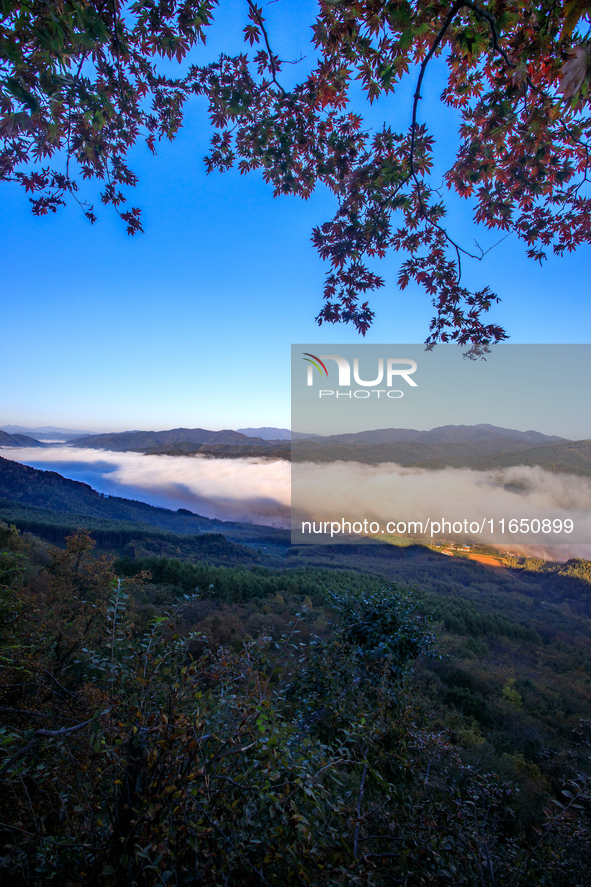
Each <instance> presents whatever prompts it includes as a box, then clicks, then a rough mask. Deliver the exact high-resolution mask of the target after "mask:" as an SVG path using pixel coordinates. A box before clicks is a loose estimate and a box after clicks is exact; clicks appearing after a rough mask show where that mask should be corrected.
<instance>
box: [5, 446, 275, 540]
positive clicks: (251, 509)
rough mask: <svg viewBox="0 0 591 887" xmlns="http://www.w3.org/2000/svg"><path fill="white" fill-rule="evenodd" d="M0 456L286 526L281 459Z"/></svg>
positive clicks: (153, 500) (108, 489) (69, 450)
mask: <svg viewBox="0 0 591 887" xmlns="http://www.w3.org/2000/svg"><path fill="white" fill-rule="evenodd" d="M0 455H1V456H3V457H4V458H6V459H14V460H15V461H16V462H22V463H23V464H25V465H30V466H31V467H33V468H40V469H44V470H46V471H57V472H58V474H62V475H63V476H64V477H67V478H69V479H70V480H77V481H82V482H84V483H87V484H89V485H90V486H91V487H92V488H93V489H95V490H97V491H98V492H99V493H104V494H106V495H111V496H122V497H123V498H126V499H137V500H139V501H141V502H147V503H148V504H149V505H159V506H162V507H164V508H171V509H174V510H176V509H177V508H186V509H188V510H189V511H193V512H195V513H196V514H201V515H203V516H204V517H212V518H218V519H220V520H226V521H244V522H247V523H256V524H265V525H267V526H272V527H285V528H287V527H289V526H290V475H291V466H290V464H289V462H285V461H281V460H274V461H271V460H269V459H257V458H247V459H216V458H211V457H207V458H205V457H202V456H146V455H143V454H141V453H128V452H111V451H109V450H88V449H79V448H75V447H52V448H48V449H43V450H38V449H33V448H30V449H29V448H25V447H23V448H20V447H19V448H18V449H16V448H14V449H9V448H3V449H1V450H0Z"/></svg>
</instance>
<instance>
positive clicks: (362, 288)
mask: <svg viewBox="0 0 591 887" xmlns="http://www.w3.org/2000/svg"><path fill="white" fill-rule="evenodd" d="M216 7H217V3H216V2H214V0H204V2H189V0H187V2H183V3H175V2H172V3H156V2H154V0H137V2H134V3H125V2H121V0H113V2H110V3H98V2H90V3H88V2H82V0H63V2H60V3H59V4H47V3H44V2H41V0H38V2H34V0H32V2H29V3H27V4H21V3H12V2H2V3H1V4H0V11H1V14H2V19H1V24H0V78H1V79H0V140H1V141H0V146H1V147H0V178H2V179H3V180H4V181H16V182H19V183H20V184H22V185H23V186H24V187H25V188H26V190H27V191H28V192H29V193H30V194H31V200H32V207H33V211H34V212H35V213H37V214H44V213H47V212H48V211H55V210H56V208H57V206H58V205H59V204H60V203H63V202H64V201H65V200H66V199H67V198H68V197H73V198H74V199H76V200H80V199H81V198H80V197H79V196H78V194H79V184H80V180H81V179H85V178H97V179H99V180H101V181H102V182H103V190H102V194H101V199H102V201H103V203H105V204H112V205H113V206H114V207H115V208H116V210H117V212H118V213H119V214H120V216H121V217H122V219H123V220H124V221H125V222H126V224H127V228H128V231H129V233H132V234H133V233H135V232H137V231H139V230H141V215H140V211H139V209H138V208H137V207H133V208H131V209H127V208H126V196H125V187H126V186H133V185H134V184H135V183H136V176H135V174H134V173H133V172H132V171H131V170H130V169H129V168H128V166H127V164H126V156H127V153H128V151H129V149H130V148H131V146H132V145H133V144H134V143H135V142H136V141H137V139H139V138H144V139H146V141H147V142H148V145H149V146H150V148H151V149H152V150H154V148H155V143H156V140H157V139H160V138H163V137H166V138H174V136H175V134H176V133H177V131H178V128H179V126H180V125H181V122H182V116H183V106H184V103H185V102H186V101H187V100H188V99H189V98H190V97H191V96H192V95H194V94H197V95H201V96H205V97H206V100H207V103H208V106H209V113H210V117H211V124H212V126H213V128H214V133H213V136H212V140H211V150H210V152H209V154H208V156H207V158H206V164H207V168H208V169H209V170H220V171H223V170H226V169H228V168H230V167H232V166H234V165H237V166H238V168H239V169H240V171H241V172H243V173H247V172H250V171H252V170H262V173H263V176H264V178H265V179H266V180H267V181H268V182H269V183H270V184H271V185H272V187H273V190H274V193H275V194H295V195H299V196H300V197H303V198H306V197H308V196H309V195H310V194H311V193H312V192H313V191H314V189H315V188H316V187H318V186H319V185H323V186H325V187H327V188H328V189H329V190H330V191H331V192H332V193H333V194H334V195H335V197H336V199H337V201H338V209H337V211H336V213H335V215H334V217H333V218H332V219H331V220H330V221H326V222H324V223H323V224H320V225H318V227H316V228H315V229H314V231H313V235H312V240H313V243H314V245H315V246H316V248H317V250H318V252H319V254H320V255H321V256H322V258H323V259H325V260H326V261H327V262H328V265H329V270H328V273H327V277H326V282H325V288H324V299H325V302H324V306H323V307H322V309H321V311H320V313H319V315H318V318H317V319H318V322H319V323H321V322H331V323H335V322H351V323H353V324H354V325H355V326H356V328H357V329H358V330H359V331H360V332H361V333H365V332H366V331H367V329H368V327H369V325H370V324H371V321H372V318H373V312H372V310H371V308H370V307H369V303H368V301H366V294H367V293H368V292H370V291H372V290H375V289H376V288H378V287H381V286H382V285H383V280H382V279H381V277H379V276H378V275H377V274H376V273H375V271H374V270H373V269H374V263H373V262H372V261H371V260H372V259H374V258H375V257H382V256H384V255H385V254H386V253H387V252H389V251H396V252H400V253H401V258H402V262H401V266H400V273H399V281H398V282H399V285H400V287H401V288H402V289H404V288H405V287H407V286H408V285H409V283H410V282H411V281H414V282H416V283H418V284H420V285H421V286H422V287H424V288H425V290H426V291H427V292H428V293H429V295H430V296H431V297H432V300H433V305H434V307H435V316H434V318H433V321H432V323H431V329H430V333H429V336H428V339H427V342H428V343H429V344H432V343H435V342H437V341H444V342H447V341H457V342H459V343H460V344H462V345H469V346H471V347H472V348H473V349H474V350H475V351H476V352H478V351H481V350H482V349H486V347H487V346H488V345H489V344H490V343H494V342H496V341H499V340H501V339H503V338H505V332H504V331H503V330H502V329H501V328H500V327H498V326H496V325H494V324H490V323H486V312H487V310H488V309H489V308H490V306H491V304H492V303H493V302H495V301H496V300H497V296H496V294H495V293H493V292H492V291H491V290H490V288H489V287H488V286H486V285H483V286H482V288H481V289H479V290H476V291H471V290H470V289H468V288H467V287H466V286H465V285H464V284H463V283H462V261H463V260H466V259H468V258H472V259H481V258H483V256H484V254H485V253H486V252H487V250H486V249H484V248H481V247H479V246H478V245H476V246H475V247H473V246H469V245H467V244H466V243H464V242H463V238H462V236H461V234H458V233H456V232H452V231H451V229H450V228H449V226H448V224H447V221H446V209H447V207H446V203H447V202H448V201H449V195H450V192H456V193H457V194H459V195H460V196H461V197H463V198H465V199H466V200H468V201H469V202H470V205H471V207H472V210H473V217H474V220H475V221H476V222H477V223H479V224H481V225H483V226H484V227H485V228H487V229H493V230H496V231H498V233H499V238H501V237H503V236H505V235H506V234H508V233H512V234H514V235H516V236H517V237H518V238H519V239H521V240H522V241H523V243H524V246H525V249H526V251H527V254H528V256H529V257H530V258H531V259H532V260H536V261H543V259H544V258H545V256H546V254H547V253H548V251H553V252H555V253H557V254H562V253H564V252H565V251H570V250H573V249H575V248H576V247H577V246H579V245H580V244H582V243H585V242H589V238H590V228H589V218H590V216H589V208H590V204H589V196H588V189H587V168H588V152H589V126H590V124H589V116H588V110H587V109H588V98H589V89H588V87H589V72H590V63H589V35H588V27H589V20H588V8H587V4H585V3H583V2H581V0H563V2H555V0H527V2H517V0H490V2H482V3H476V2H469V0H457V2H455V3H453V4H448V3H442V2H439V0H428V2H422V3H414V2H409V0H389V2H385V0H383V2H374V0H371V2H370V0H365V2H359V0H340V2H338V3H335V2H329V0H319V2H318V15H317V18H316V21H315V23H313V29H312V46H307V47H305V46H304V47H302V53H303V55H308V54H310V53H312V55H313V56H314V58H315V64H314V65H313V67H312V70H311V71H310V72H309V73H307V74H306V75H303V76H302V77H301V78H300V81H299V82H297V84H296V85H295V86H290V88H286V87H285V86H284V85H283V83H282V72H283V70H284V60H282V59H281V58H280V57H279V55H278V54H277V53H276V51H274V49H273V33H272V32H271V30H270V29H269V28H267V25H266V22H265V17H264V12H263V9H262V7H258V6H257V5H256V4H255V3H254V2H252V0H249V2H248V4H247V21H246V23H245V27H244V41H245V51H244V52H243V53H241V54H239V55H234V56H230V55H227V54H223V55H221V56H220V57H219V58H218V59H217V60H216V61H213V62H211V63H203V61H202V60H201V58H200V56H201V55H203V53H196V52H195V51H194V49H195V47H196V46H197V44H200V43H203V42H205V38H206V29H207V26H208V25H209V24H210V22H211V21H212V18H213V16H214V14H215V12H216ZM162 57H168V58H169V59H176V60H178V61H179V62H181V61H182V60H183V59H185V58H187V59H188V61H190V62H192V64H191V67H190V68H189V71H188V73H184V74H183V75H182V76H180V75H179V76H178V77H176V78H174V77H171V76H170V75H169V74H163V73H160V72H159V68H158V62H159V60H160V59H161V58H162ZM437 59H439V61H438V62H437V64H438V66H439V67H438V69H437V75H436V76H437V78H438V80H440V81H441V80H442V74H441V72H442V71H444V76H443V81H442V85H443V89H442V92H441V102H443V103H444V104H445V105H447V106H448V107H449V108H451V109H454V111H455V113H456V115H457V120H458V126H459V148H458V150H457V155H456V157H455V159H454V161H453V162H452V163H451V165H450V166H449V168H448V169H447V171H446V172H445V176H444V182H445V187H441V182H440V178H439V179H437V180H434V177H433V169H434V160H435V159H436V154H435V152H436V149H437V145H436V143H435V141H434V135H433V132H432V127H431V126H430V124H429V110H428V108H426V107H424V104H423V102H422V89H423V87H424V84H425V79H426V78H428V77H430V76H434V73H433V70H432V67H433V64H434V63H435V61H436V60H437ZM404 78H411V81H412V84H413V90H412V94H413V98H412V101H411V102H410V103H409V105H408V106H403V105H401V106H399V113H398V114H397V121H401V122H396V124H395V125H394V124H392V123H391V122H388V123H385V124H384V125H383V126H382V127H381V128H379V127H378V128H374V129H372V128H371V127H369V126H368V125H367V124H366V122H365V121H364V117H363V113H364V108H363V103H360V102H359V101H358V100H356V101H355V102H352V100H351V87H352V84H354V83H356V82H358V83H360V85H361V87H362V90H363V95H364V97H365V99H366V100H367V102H369V103H371V102H373V101H374V100H376V99H378V98H380V97H384V96H388V95H394V94H395V93H396V90H397V89H398V88H399V86H400V84H401V81H402V80H403V79H404ZM438 175H440V174H439V173H438ZM83 206H84V210H85V212H86V215H87V216H88V218H89V219H91V220H94V218H95V213H94V210H93V208H92V207H91V206H88V205H85V204H84V203H83Z"/></svg>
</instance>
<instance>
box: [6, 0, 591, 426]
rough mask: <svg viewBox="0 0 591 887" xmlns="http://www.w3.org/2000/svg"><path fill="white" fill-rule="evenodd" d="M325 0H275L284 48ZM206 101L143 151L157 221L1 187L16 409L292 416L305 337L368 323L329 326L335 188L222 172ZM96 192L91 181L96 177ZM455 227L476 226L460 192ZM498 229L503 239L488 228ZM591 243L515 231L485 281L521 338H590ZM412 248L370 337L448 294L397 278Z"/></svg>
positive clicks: (81, 418) (347, 335)
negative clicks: (288, 191) (556, 249)
mask: <svg viewBox="0 0 591 887" xmlns="http://www.w3.org/2000/svg"><path fill="white" fill-rule="evenodd" d="M223 6H224V19H223V20H221V21H220V22H219V24H218V25H217V26H216V29H215V30H214V31H212V35H211V40H210V43H209V44H208V47H207V49H206V50H205V51H202V52H201V54H200V55H198V56H197V57H198V58H201V59H203V60H205V59H206V58H207V59H213V58H215V56H216V53H217V52H218V51H219V50H220V49H221V48H225V49H226V51H234V50H238V51H240V49H241V48H242V44H241V33H240V32H241V28H242V26H243V24H244V18H245V12H244V10H245V7H246V3H242V2H237V0H236V2H233V0H231V2H225V3H224V4H223ZM313 9H314V4H313V3H310V2H307V0H306V2H298V3H295V2H285V0H282V2H279V3H275V4H272V5H270V6H269V7H268V9H267V12H268V15H269V30H270V33H271V35H272V39H273V42H274V45H275V46H276V47H277V49H278V52H279V54H280V55H282V56H283V57H284V58H295V57H297V56H298V55H299V53H300V51H303V52H304V53H308V58H307V60H306V61H304V62H303V63H302V65H301V66H300V69H299V71H296V70H295V69H292V68H287V69H286V74H285V82H286V83H287V84H289V79H290V77H294V76H295V74H296V73H297V74H298V75H299V76H300V75H301V73H302V71H303V70H304V69H305V66H307V65H309V64H310V62H311V56H310V49H309V47H308V46H306V45H305V44H304V43H303V41H306V40H307V34H308V25H309V22H311V21H312V18H313ZM437 80H438V71H437V69H436V68H433V69H430V70H429V73H428V75H427V83H426V88H425V90H424V95H425V101H424V103H423V108H422V111H421V117H422V119H423V120H427V119H429V120H434V121H436V124H437V126H436V130H437V131H438V132H439V133H440V135H441V133H443V136H442V137H441V138H442V142H441V144H442V148H443V151H444V153H445V152H448V151H449V150H450V147H451V146H452V145H453V135H452V133H453V118H452V117H450V116H449V112H447V111H444V110H441V109H439V108H437V106H436V103H435V100H436V97H437V95H438V93H439V91H440V89H441V83H438V82H437ZM409 96H410V89H409V88H405V89H403V90H402V92H401V95H400V98H399V99H388V100H387V102H382V103H379V105H378V106H377V107H375V106H374V108H373V109H372V110H371V112H370V115H371V117H370V119H371V120H372V121H375V122H377V121H378V120H381V119H384V118H386V119H389V120H392V121H394V120H395V122H396V125H398V126H401V125H402V123H401V121H409V120H410V102H409ZM209 135H210V131H209V125H208V119H207V113H206V108H205V106H204V104H203V103H202V102H201V101H199V100H195V101H194V102H193V103H192V104H191V105H189V106H188V108H187V117H186V123H185V127H184V128H183V130H182V131H181V133H180V135H179V136H178V138H177V139H176V141H175V142H173V143H170V144H169V143H166V144H161V145H160V147H159V149H158V157H156V158H153V157H151V155H150V154H149V152H148V150H147V148H145V146H144V145H139V146H138V147H137V149H136V150H135V151H134V153H133V156H132V162H131V167H132V169H134V170H135V171H136V172H137V173H139V175H140V184H139V186H138V187H137V188H136V189H135V193H133V192H132V194H131V202H132V203H133V204H138V205H140V206H141V207H142V208H143V210H144V227H145V234H141V235H138V236H137V237H135V238H129V237H128V236H127V234H126V233H125V230H124V226H123V224H122V223H121V222H120V221H119V219H118V218H117V217H116V215H115V214H114V213H113V212H111V211H109V210H105V209H104V208H103V207H100V205H99V204H98V201H96V199H95V192H93V191H92V189H89V191H88V195H89V196H90V197H91V198H92V199H95V206H98V207H99V212H98V215H99V221H98V222H97V223H96V225H94V226H91V225H90V224H89V223H88V222H87V221H86V220H85V218H84V217H83V215H82V213H81V211H80V210H79V209H78V208H77V207H76V206H72V207H68V208H67V209H66V210H61V211H59V212H58V213H57V215H55V216H51V217H49V218H47V217H46V218H44V219H37V218H35V217H33V216H32V214H31V213H30V210H29V204H28V200H27V198H26V196H25V194H24V192H23V191H22V190H21V189H20V188H18V187H16V186H6V185H4V186H2V187H1V188H0V213H1V218H2V237H1V246H0V250H1V255H2V291H3V307H2V313H1V336H2V367H3V381H4V384H3V385H2V389H1V391H0V425H4V424H22V425H27V426H35V425H46V424H51V425H58V426H59V425H64V426H67V427H74V428H86V429H89V430H96V431H101V430H124V429H132V428H145V429H148V428H150V429H163V428H172V427H178V426H186V427H205V428H212V429H216V428H227V427H234V428H236V427H243V426H258V425H277V426H288V425H289V422H290V379H289V373H290V345H291V343H293V342H318V343H324V342H326V343H332V344H336V343H353V342H355V341H358V336H357V334H356V333H355V331H354V330H352V329H349V328H347V327H344V326H331V327H328V326H324V327H322V328H318V326H317V325H316V324H315V322H314V317H315V315H316V314H317V312H318V310H319V309H320V307H321V295H322V287H323V279H324V273H325V270H326V269H325V267H324V266H323V263H322V262H321V260H320V259H319V258H318V256H317V254H316V252H315V250H314V248H313V247H312V245H311V243H310V233H311V229H312V227H313V226H314V225H316V224H318V223H321V222H323V221H325V220H326V219H328V218H330V216H331V214H332V211H333V208H334V205H333V201H332V198H331V197H330V196H329V195H327V194H325V193H322V192H318V193H317V194H316V195H314V196H313V198H312V199H311V200H309V201H308V202H307V203H306V202H303V201H301V200H299V199H297V198H281V199H273V197H272V193H271V189H270V188H269V187H268V186H266V185H265V184H264V183H263V182H262V180H261V178H260V177H259V176H257V175H251V176H249V177H241V176H239V175H238V174H237V173H236V172H234V171H232V172H230V173H226V174H225V175H219V174H217V173H214V174H212V175H210V176H207V175H206V174H205V171H204V166H203V163H202V157H203V155H204V154H205V153H206V150H207V145H208V140H209ZM82 196H85V195H84V193H83V195H82ZM450 218H451V226H452V230H453V231H454V234H457V236H459V237H464V238H466V239H467V240H468V245H469V244H470V243H471V238H472V237H473V234H472V233H471V232H472V229H471V228H470V226H469V225H468V224H467V223H466V221H465V217H463V216H462V214H461V212H460V211H459V210H458V209H456V208H454V210H453V214H452V216H451V217H450ZM480 237H481V242H482V243H483V245H485V244H489V243H491V242H493V241H494V239H496V238H495V237H494V235H492V236H491V235H490V234H488V233H487V232H484V233H483V234H481V235H480ZM588 258H589V250H588V248H584V249H581V250H579V251H578V252H577V253H576V254H574V255H571V256H567V257H566V258H564V259H562V260H559V259H550V261H549V262H547V263H546V264H545V266H544V267H542V268H540V267H539V266H537V265H534V264H532V263H531V262H529V261H528V260H527V259H526V258H525V257H524V253H523V249H522V247H521V246H520V245H519V244H518V243H516V242H515V241H505V242H504V243H503V244H501V246H499V247H498V248H497V249H496V250H494V251H493V252H492V253H491V254H490V255H489V256H488V257H487V259H486V260H485V262H483V263H481V264H479V265H472V266H468V265H466V266H465V276H466V281H467V282H468V283H472V284H473V285H476V286H482V285H485V284H490V285H491V286H492V288H493V289H495V290H496V291H497V292H498V294H499V295H500V296H501V297H502V299H503V301H502V304H501V305H500V306H498V307H497V308H495V310H494V314H493V313H492V312H491V315H492V316H494V319H495V320H497V321H498V322H500V323H501V324H502V325H503V326H505V328H506V329H507V330H508V332H509V333H510V335H511V340H510V341H512V342H523V343H536V342H539V343H553V342H556V343H568V342H579V343H580V342H589V341H590V338H589V321H590V320H591V309H590V304H589V298H588V289H589V282H588V280H589V277H588ZM400 261H401V259H400V257H399V256H396V255H393V256H390V257H388V258H387V259H386V260H384V261H382V262H380V263H379V270H380V273H381V274H382V276H384V277H385V279H386V286H385V287H384V289H382V290H381V291H380V292H379V293H378V294H376V295H374V296H373V297H372V303H373V308H374V310H375V311H376V320H375V323H374V326H373V328H372V330H371V332H370V333H369V334H368V336H367V337H366V341H368V342H380V343H392V344H396V343H399V342H403V343H404V342H421V341H423V340H424V339H425V337H426V336H427V334H428V326H429V321H430V319H431V316H432V313H433V312H432V308H431V305H430V300H429V298H428V297H427V296H426V295H425V294H424V293H423V292H422V291H420V290H418V289H414V290H413V289H411V288H409V289H408V290H406V291H405V292H404V293H400V292H399V291H398V288H397V286H396V278H397V269H398V266H399V264H400Z"/></svg>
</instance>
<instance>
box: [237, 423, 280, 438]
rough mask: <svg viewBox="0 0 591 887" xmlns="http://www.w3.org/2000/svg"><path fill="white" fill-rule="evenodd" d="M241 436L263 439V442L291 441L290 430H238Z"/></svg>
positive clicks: (266, 428)
mask: <svg viewBox="0 0 591 887" xmlns="http://www.w3.org/2000/svg"><path fill="white" fill-rule="evenodd" d="M238 431H239V432H240V433H241V434H246V435H247V436H248V437H262V438H263V440H291V431H290V430H289V428H268V427H267V426H265V427H264V428H238Z"/></svg>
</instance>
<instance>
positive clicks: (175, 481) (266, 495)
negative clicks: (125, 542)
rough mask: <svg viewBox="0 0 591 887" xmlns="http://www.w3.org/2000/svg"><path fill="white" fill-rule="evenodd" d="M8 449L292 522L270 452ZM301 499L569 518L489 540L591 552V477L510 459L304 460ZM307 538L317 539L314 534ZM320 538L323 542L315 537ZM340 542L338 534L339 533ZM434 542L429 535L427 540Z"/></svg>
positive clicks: (137, 488) (297, 476)
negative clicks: (454, 462)
mask: <svg viewBox="0 0 591 887" xmlns="http://www.w3.org/2000/svg"><path fill="white" fill-rule="evenodd" d="M0 455H2V456H4V457H5V458H8V459H14V460H15V461H18V462H22V463H24V464H26V465H31V466H33V467H34V468H41V469H45V470H53V471H57V472H58V473H59V474H62V475H63V476H64V477H67V478H70V479H71V480H78V481H83V482H84V483H87V484H89V485H90V486H91V487H92V488H93V489H95V490H97V491H98V492H101V493H105V494H109V495H112V496H122V497H124V498H126V499H136V500H139V501H141V502H147V503H148V504H150V505H158V506H162V507H165V508H171V509H174V510H176V509H177V508H187V509H188V510H189V511H193V512H194V513H196V514H201V515H203V516H205V517H211V518H218V519H220V520H227V521H241V522H245V523H256V524H264V525H267V526H274V527H284V528H288V527H289V526H290V513H291V511H290V506H291V501H292V484H291V480H292V477H291V474H292V472H291V465H290V463H289V462H287V461H285V460H280V459H277V460H272V459H267V458H247V459H218V458H213V457H208V456H200V455H196V456H164V455H158V456H154V455H143V454H141V453H129V452H123V453H120V452H112V451H109V450H90V449H81V448H74V447H69V446H56V447H51V448H47V449H44V450H42V451H40V450H39V449H37V448H18V449H17V448H15V449H8V448H4V449H0ZM293 480H294V483H293V501H294V506H295V508H296V510H297V512H298V515H299V516H303V515H304V514H305V515H306V516H307V517H308V518H309V519H311V520H315V521H324V520H334V519H339V518H344V519H345V520H350V521H356V520H363V519H364V518H368V519H369V520H375V521H378V522H380V523H381V524H385V523H386V522H388V521H411V520H413V521H423V522H425V521H426V520H427V519H430V520H431V521H442V520H449V521H455V520H460V521H461V520H464V519H468V520H470V521H472V520H482V519H483V518H485V519H486V520H490V519H492V520H494V521H495V526H496V527H498V522H499V520H500V519H502V518H504V519H505V521H508V520H509V519H510V518H517V519H519V518H521V517H525V518H528V519H530V520H531V519H532V518H537V519H539V520H543V519H544V518H550V519H555V518H560V519H562V520H564V519H566V518H569V519H571V520H573V522H574V525H575V530H574V532H573V533H572V534H570V536H569V537H566V538H565V537H564V536H562V537H561V544H560V545H558V544H556V541H557V540H556V539H555V538H554V537H552V536H551V535H548V536H544V537H540V538H539V539H538V540H536V542H535V543H534V542H532V541H531V539H525V538H523V537H521V536H520V535H518V534H513V535H510V534H507V535H506V536H505V537H500V536H499V534H498V532H497V533H496V535H495V537H494V538H492V537H491V535H490V533H489V532H488V528H487V532H485V534H484V535H483V536H482V537H481V538H482V541H489V542H495V543H496V544H498V545H499V547H501V548H503V549H505V550H512V551H516V552H517V551H523V552H526V553H529V554H532V555H539V556H545V557H547V558H548V559H566V558H568V557H575V556H578V557H586V558H590V557H591V479H590V478H585V477H578V476H574V475H568V474H557V473H553V472H549V471H545V470H544V469H542V468H540V467H539V466H512V467H510V468H503V469H495V470H491V471H474V470H471V469H458V468H447V469H443V470H437V471H431V470H427V469H421V468H408V467H402V466H400V465H396V464H394V463H384V464H381V465H362V464H359V463H352V462H335V463H330V464H327V463H324V464H311V463H304V464H297V465H294V473H293ZM309 541H314V540H313V539H310V540H309ZM317 541H318V540H317ZM335 541H337V540H335ZM425 541H429V539H428V538H427V539H425Z"/></svg>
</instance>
